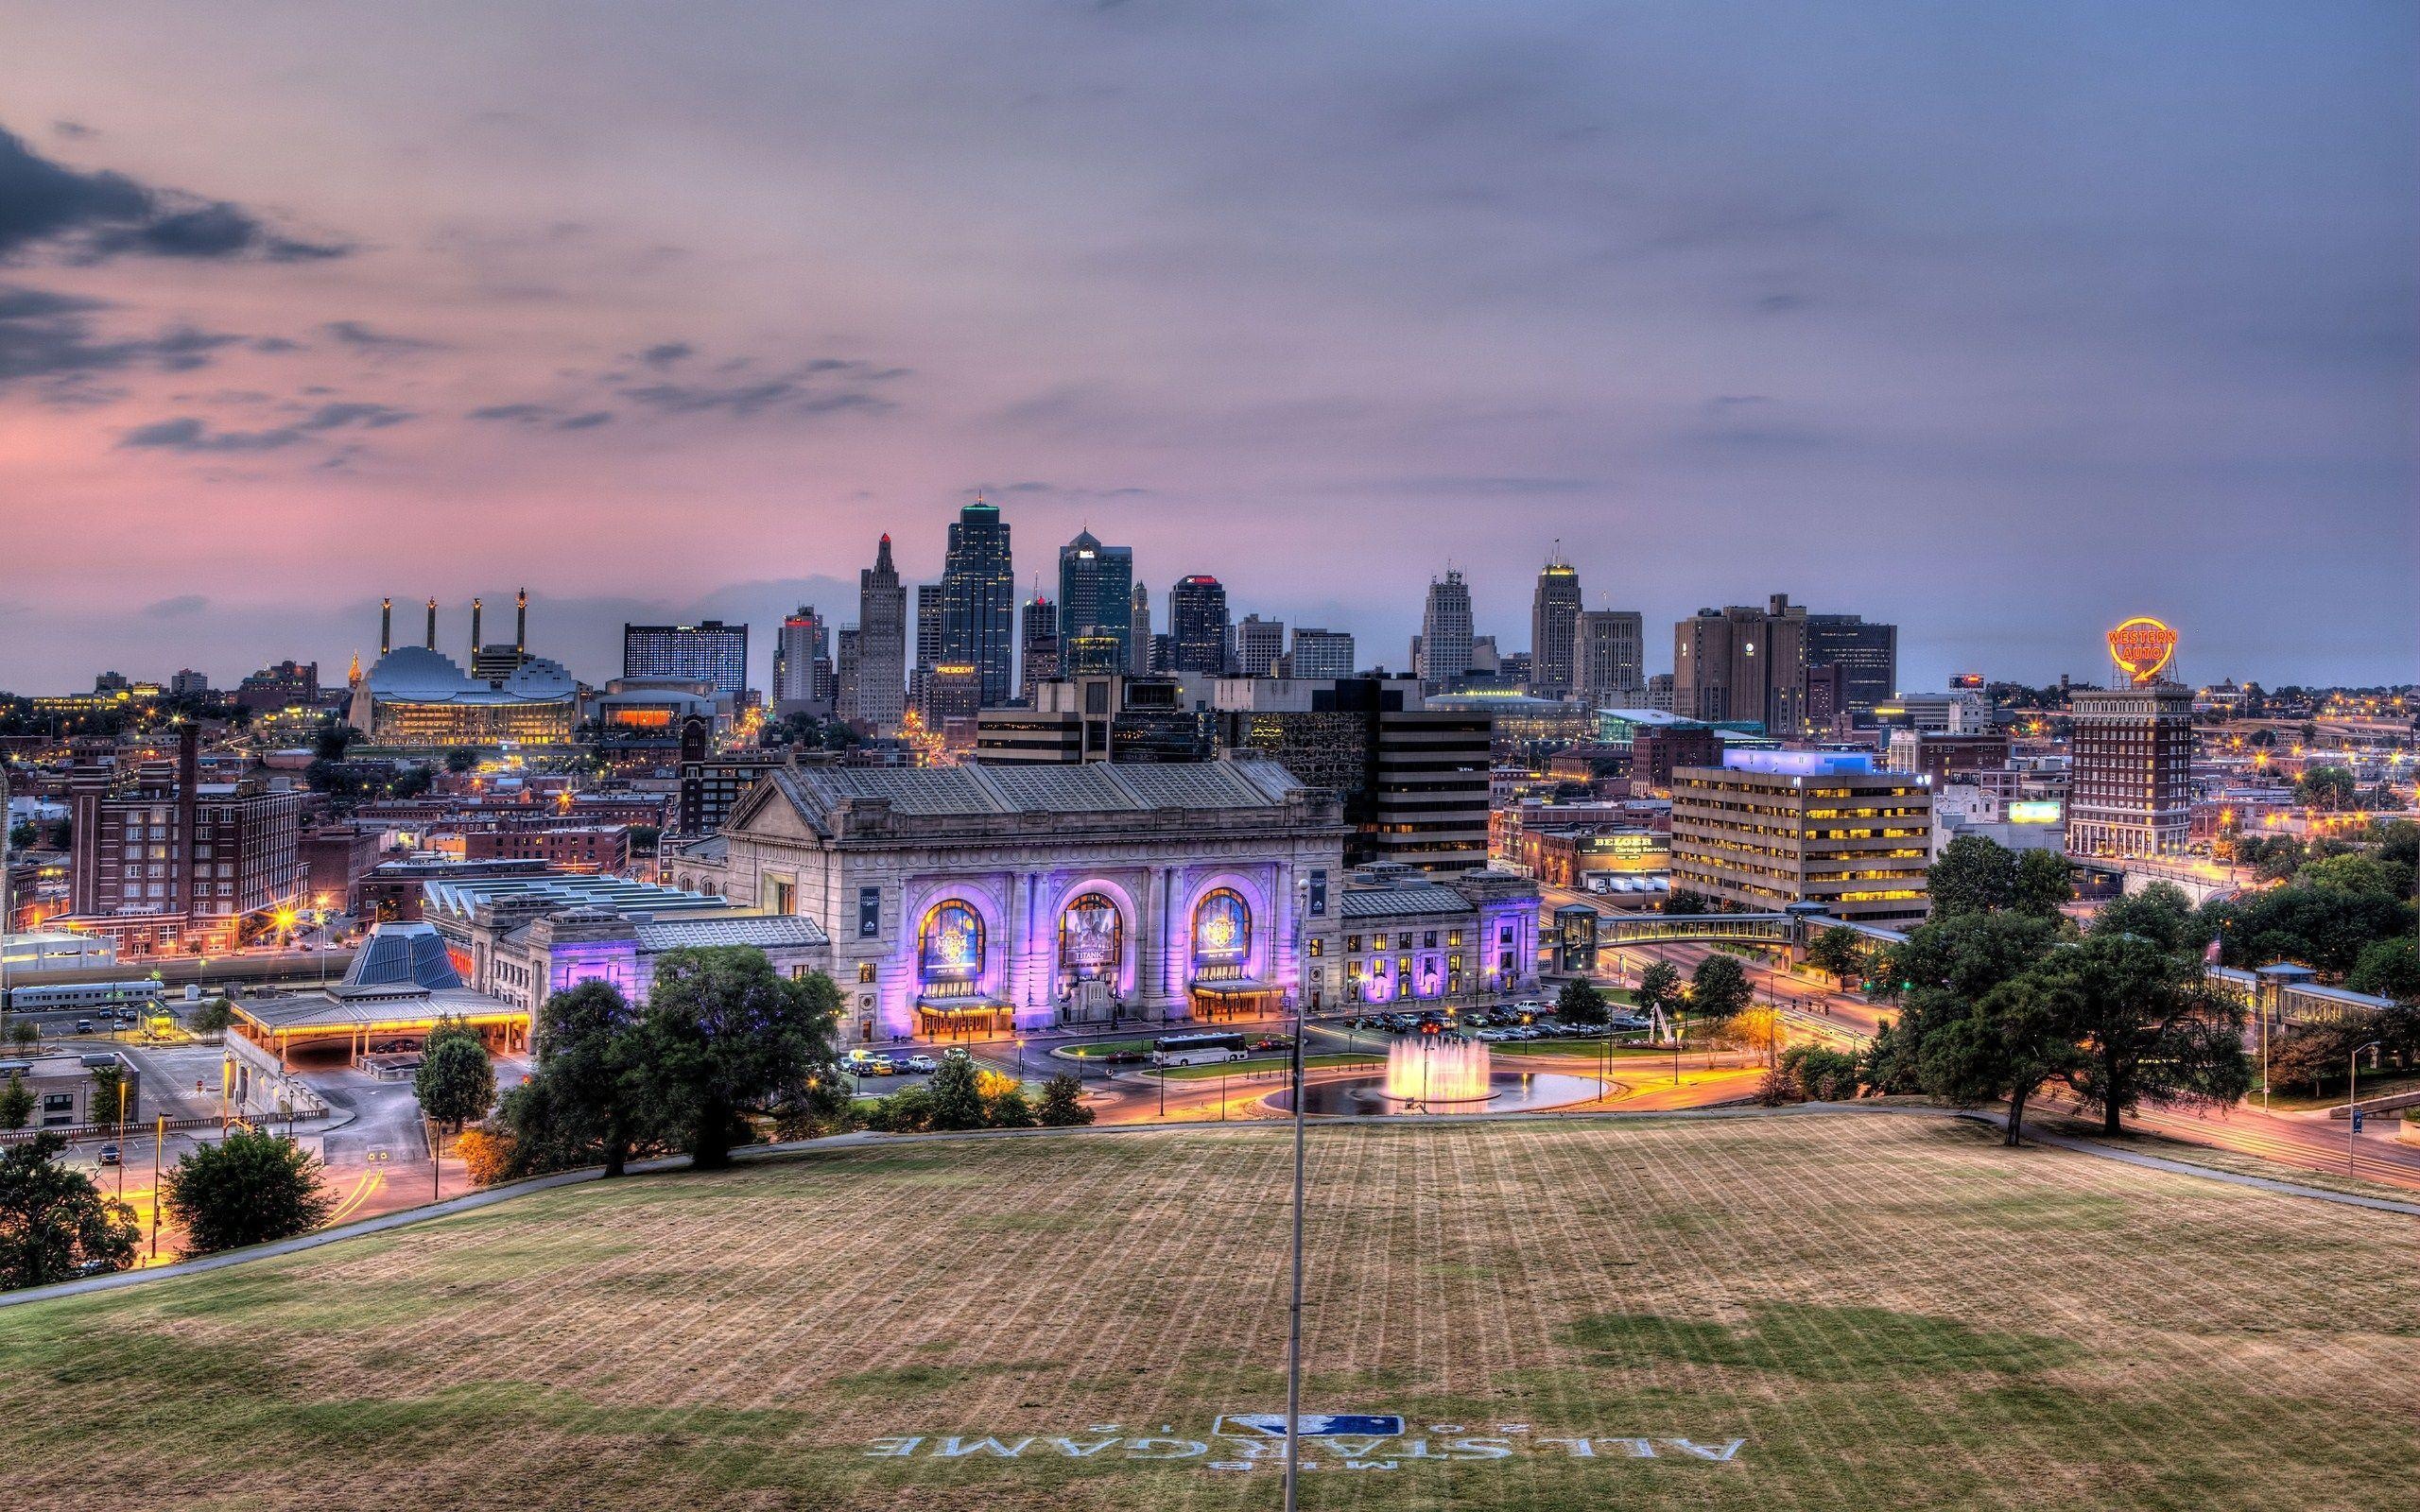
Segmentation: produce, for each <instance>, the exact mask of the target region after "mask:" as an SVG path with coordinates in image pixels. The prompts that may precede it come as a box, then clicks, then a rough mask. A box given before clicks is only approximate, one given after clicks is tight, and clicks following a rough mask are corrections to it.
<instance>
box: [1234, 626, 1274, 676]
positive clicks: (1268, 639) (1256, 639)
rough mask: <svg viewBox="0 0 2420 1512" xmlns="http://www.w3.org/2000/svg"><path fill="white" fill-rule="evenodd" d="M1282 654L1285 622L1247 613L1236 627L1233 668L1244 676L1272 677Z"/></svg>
mask: <svg viewBox="0 0 2420 1512" xmlns="http://www.w3.org/2000/svg"><path fill="white" fill-rule="evenodd" d="M1285 654H1286V622H1285V621H1284V620H1265V619H1262V618H1261V617H1260V616H1259V615H1257V614H1247V615H1245V616H1244V617H1243V623H1242V624H1240V625H1237V626H1236V672H1237V673H1238V674H1239V675H1241V676H1243V677H1247V678H1267V677H1273V676H1275V674H1276V671H1277V662H1278V659H1279V658H1280V657H1283V656H1284V655H1285Z"/></svg>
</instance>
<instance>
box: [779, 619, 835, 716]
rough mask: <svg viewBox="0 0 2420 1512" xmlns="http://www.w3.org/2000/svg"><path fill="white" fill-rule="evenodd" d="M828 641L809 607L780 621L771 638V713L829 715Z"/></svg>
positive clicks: (830, 691)
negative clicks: (776, 630) (779, 626)
mask: <svg viewBox="0 0 2420 1512" xmlns="http://www.w3.org/2000/svg"><path fill="white" fill-rule="evenodd" d="M831 643H832V638H831V632H830V630H829V629H828V628H827V627H825V625H824V623H823V616H821V614H818V613H816V612H815V606H814V605H812V604H801V605H800V606H799V607H798V612H797V613H795V614H792V615H790V616H789V617H787V619H785V620H783V621H782V627H781V629H780V630H779V631H778V632H776V634H775V635H774V638H773V713H776V714H787V713H831V712H832V702H831V699H832V690H831V687H830V686H829V684H830V680H831V669H832V660H831V659H832V644H831Z"/></svg>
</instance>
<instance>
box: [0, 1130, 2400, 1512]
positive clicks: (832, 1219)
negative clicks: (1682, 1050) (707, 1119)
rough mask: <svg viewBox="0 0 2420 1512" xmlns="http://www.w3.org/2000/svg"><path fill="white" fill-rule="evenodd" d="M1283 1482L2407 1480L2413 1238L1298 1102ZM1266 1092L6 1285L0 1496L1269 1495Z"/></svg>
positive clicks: (2099, 1169) (1849, 1501) (1274, 1232)
mask: <svg viewBox="0 0 2420 1512" xmlns="http://www.w3.org/2000/svg"><path fill="white" fill-rule="evenodd" d="M1312 1150H1313V1166H1314V1173H1313V1178H1314V1182H1315V1186H1316V1191H1317V1193H1318V1205H1317V1209H1316V1211H1315V1213H1314V1216H1313V1224H1312V1230H1311V1246H1312V1255H1313V1266H1314V1278H1313V1286H1312V1308H1311V1312H1310V1313H1309V1314H1308V1316H1309V1320H1310V1321H1309V1326H1308V1329H1309V1332H1308V1339H1309V1358H1310V1362H1311V1368H1312V1378H1311V1385H1310V1389H1309V1390H1308V1391H1307V1393H1306V1399H1305V1409H1306V1410H1307V1411H1316V1412H1332V1413H1354V1414H1372V1415H1386V1414H1399V1415H1402V1416H1403V1417H1404V1418H1405V1423H1404V1427H1403V1432H1402V1433H1401V1434H1400V1435H1385V1434H1383V1433H1382V1431H1383V1430H1384V1429H1385V1428H1386V1427H1387V1426H1389V1425H1387V1424H1384V1423H1374V1424H1348V1425H1345V1426H1349V1427H1355V1428H1357V1429H1359V1430H1361V1432H1359V1433H1358V1434H1357V1435H1344V1436H1340V1437H1336V1438H1331V1439H1329V1440H1327V1441H1324V1442H1322V1443H1321V1444H1319V1445H1317V1446H1315V1447H1314V1448H1312V1449H1311V1450H1310V1451H1309V1452H1306V1456H1305V1458H1306V1461H1307V1462H1309V1463H1313V1464H1316V1465H1318V1467H1319V1469H1318V1470H1317V1471H1316V1472H1314V1473H1309V1474H1307V1475H1306V1477H1305V1503H1306V1505H1309V1506H1313V1507H1345V1506H1353V1507H1362V1506H1369V1507H1377V1506H1387V1507H1444V1506H1448V1505H1450V1506H1454V1507H1498V1506H1501V1507H1568V1508H1575V1509H1576V1508H1582V1507H1595V1506H1600V1505H1605V1504H1609V1503H1627V1504H1641V1505H1660V1504H1670V1505H1686V1506H1703V1507H1732V1506H1737V1507H1752V1506H1753V1507H1841V1508H1869V1507H1877V1506H1881V1507H1891V1508H1893V1509H1904V1508H1917V1507H1951V1506H1976V1505H2014V1504H2017V1503H2023V1504H2025V1505H2027V1506H2029V1507H2033V1508H2068V1507H2077V1508H2081V1507H2118V1506H2127V1507H2133V1506H2174V1507H2180V1508H2185V1507H2193V1508H2202V1507H2227V1506H2246V1507H2250V1506H2261V1507H2265V1508H2275V1507H2283V1506H2291V1507H2296V1508H2322V1507H2352V1506H2356V1505H2361V1506H2372V1507H2375V1506H2386V1505H2407V1506H2408V1505H2420V1467H2415V1464H2414V1461H2413V1459H2412V1456H2411V1444H2412V1443H2413V1442H2414V1440H2415V1436H2416V1435H2420V1411H2415V1406H2414V1403H2415V1401H2420V1397H2415V1394H2414V1393H2413V1392H2411V1390H2410V1389H2409V1388H2408V1385H2399V1384H2397V1383H2398V1382H2400V1381H2405V1380H2408V1371H2409V1367H2410V1364H2411V1350H2412V1348H2413V1344H2414V1336H2415V1334H2416V1333H2420V1319H2416V1318H2415V1314H2414V1313H2413V1310H2412V1307H2411V1299H2412V1298H2413V1297H2415V1296H2420V1243H2415V1240H2420V1225H2416V1224H2415V1223H2414V1221H2413V1220H2411V1219H2407V1218H2400V1217H2394V1216H2388V1215H2379V1214H2374V1213H2365V1212H2359V1211H2347V1210H2343V1209H2338V1208H2333V1207H2328V1206H2325V1205H2322V1204H2319V1203H2314V1202H2308V1201H2300V1200H2295V1199H2291V1198H2287V1197H2281V1196H2274V1195H2270V1194H2262V1193H2258V1192H2253V1191H2247V1190H2244V1189H2240V1188H2235V1187H2228V1186H2223V1185H2221V1184H2218V1183H2215V1182H2208V1181H2201V1180H2196V1179H2193V1178H2190V1177H2171V1176H2168V1175H2164V1174H2161V1173H2157V1172H2146V1171H2140V1170H2135V1169H2132V1168H2129V1167H2126V1166H2122V1165H2119V1164H2117V1163H2115V1162H2111V1161H2106V1160H2093V1159H2091V1158H2089V1157H2085V1156H2081V1155H2071V1154H2065V1153H2061V1152H2057V1151H2047V1150H2027V1151H2022V1152H2014V1153H2012V1152H2007V1151H2003V1150H2001V1149H1999V1148H1997V1146H1996V1144H1995V1143H1993V1136H1991V1135H1990V1134H1988V1133H1986V1132H1984V1131H1980V1130H1977V1129H1973V1128H1969V1127H1966V1126H1963V1125H1947V1124H1943V1123H1938V1122H1931V1121H1921V1120H1915V1119H1900V1118H1883V1117H1850V1116H1836V1117H1816V1118H1800V1119H1789V1120H1741V1121H1725V1122H1698V1123H1682V1122H1671V1123H1665V1124H1649V1125H1621V1126H1613V1125H1602V1124H1597V1125H1590V1124H1580V1123H1548V1122H1540V1123H1508V1124H1496V1125H1457V1126H1444V1127H1434V1128H1405V1127H1377V1128H1364V1127H1355V1128H1328V1129H1321V1130H1317V1131H1315V1133H1314V1136H1313V1143H1312ZM1287 1182H1288V1144H1287V1141H1286V1139H1285V1137H1284V1136H1283V1134H1282V1133H1280V1132H1278V1131H1274V1130H1268V1129H1236V1130H1229V1131H1184V1132H1170V1133H1167V1134H1150V1135H1107V1134H1098V1135H1084V1136H1078V1137H1075V1138H1069V1139H1056V1140H1049V1141H1021V1142H988V1143H982V1142H978V1143H925V1144H910V1145H902V1146H894V1147H890V1148H876V1149H869V1150H864V1151H859V1152H852V1153H847V1154H836V1155H827V1156H821V1157H816V1158H811V1159H803V1160H791V1161H787V1162H783V1163H779V1164H771V1165H766V1166H761V1167H755V1168H751V1169H743V1170H741V1171H737V1172H733V1173H728V1174H724V1175H719V1176H712V1177H692V1176H671V1177H646V1178H640V1179H635V1180H630V1181H625V1182H618V1183H612V1184H599V1185H594V1186H587V1187H579V1188H572V1189H567V1190H563V1191H559V1192H552V1193H546V1194H540V1195H537V1196H534V1197H530V1198H527V1199H525V1200H520V1201H515V1202H511V1203H507V1204H504V1205H501V1206H499V1207H496V1208H493V1209H490V1210H486V1211H481V1212H478V1213H475V1214H472V1215H468V1216H465V1217H461V1218H457V1219H452V1220H447V1221H444V1222H442V1223H438V1224H431V1225H427V1226H424V1227H421V1228H416V1229H407V1230H403V1231H400V1232H396V1233H392V1234H388V1235H382V1236H378V1237H376V1238H372V1239H368V1240H363V1241H357V1242H350V1243H346V1244H343V1245H339V1246H331V1247H328V1248H325V1249H321V1250H319V1251H316V1252H313V1253H309V1254H305V1255H299V1256H294V1257H289V1258H286V1259H284V1260H280V1261H274V1262H268V1263H261V1264H258V1265H252V1266H242V1267H236V1268H234V1269H233V1270H229V1271H225V1272H220V1273H217V1274H214V1275H208V1276H203V1277H198V1278H193V1279H190V1280H180V1281H174V1282H169V1283H164V1284H161V1285H157V1286H151V1287H146V1288H139V1289H137V1290H135V1291H132V1292H130V1293H124V1294H119V1295H115V1296H101V1297H86V1298H77V1299H72V1300H69V1301H64V1302H59V1303H49V1304H43V1305H41V1306H39V1307H34V1308H27V1309H20V1310H16V1311H13V1312H10V1313H7V1314H0V1414H5V1418H4V1419H0V1420H5V1421H7V1422H8V1423H9V1425H11V1431H10V1433H9V1455H8V1460H9V1469H8V1470H7V1472H6V1475H7V1479H8V1482H9V1485H8V1497H7V1500H8V1501H9V1503H12V1504H17V1505H44V1506H51V1507H68V1506H100V1505H110V1506H115V1507H124V1506H129V1505H136V1506H154V1507H157V1506H213V1507H220V1506H224V1507H235V1506H243V1507H251V1506H297V1507H302V1506H309V1507H327V1506H372V1505H375V1506H382V1507H398V1506H413V1507H473V1506H480V1507H484V1506H521V1505H542V1504H543V1505H553V1506H593V1507H605V1506H683V1507H702V1506H721V1505H733V1506H747V1507H791V1506H797V1507H818V1506H898V1507H908V1506H916V1507H968V1508H972V1507H985V1508H992V1507H1046V1508H1051V1509H1053V1512H1061V1509H1067V1508H1080V1507H1081V1508H1090V1507H1100V1508H1109V1507H1117V1508H1126V1507H1146V1506H1171V1507H1183V1508H1196V1507H1199V1508H1213V1507H1219V1508H1223V1507H1246V1506H1251V1507H1259V1506H1274V1505H1276V1503H1277V1478H1276V1473H1275V1471H1274V1469H1273V1467H1272V1466H1271V1463H1270V1461H1269V1458H1268V1457H1267V1454H1266V1453H1265V1452H1263V1453H1258V1454H1255V1453H1254V1451H1255V1450H1261V1451H1266V1450H1267V1449H1268V1448H1269V1447H1270V1446H1269V1445H1267V1444H1263V1443H1255V1442H1253V1440H1252V1439H1251V1438H1250V1436H1249V1430H1248V1429H1247V1428H1244V1427H1243V1426H1242V1425H1239V1424H1237V1423H1235V1422H1233V1421H1231V1422H1229V1423H1227V1424H1225V1425H1224V1426H1225V1427H1226V1428H1228V1429H1230V1430H1234V1432H1231V1433H1228V1434H1221V1433H1219V1432H1218V1431H1217V1430H1218V1429H1219V1427H1220V1426H1221V1425H1220V1424H1219V1417H1220V1416H1221V1415H1222V1414H1249V1413H1266V1412H1275V1411H1279V1410H1281V1409H1282V1408H1283V1405H1284V1391H1283V1378H1282V1375H1281V1373H1280V1367H1281V1366H1282V1363H1283V1359H1284V1348H1285V1334H1286V1309H1285V1302H1286V1296H1285V1280H1286V1274H1285V1240H1286V1226H1285V1212H1286V1210H1285V1196H1286V1193H1287Z"/></svg>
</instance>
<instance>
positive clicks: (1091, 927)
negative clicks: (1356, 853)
mask: <svg viewBox="0 0 2420 1512" xmlns="http://www.w3.org/2000/svg"><path fill="white" fill-rule="evenodd" d="M1344 834H1345V827H1344V824H1343V821H1342V816H1341V814H1340V810H1339V808H1338V805H1337V802H1336V800H1335V799H1333V798H1331V797H1329V796H1328V795H1327V794H1325V793H1323V792H1318V791H1315V790H1311V789H1306V788H1305V787H1304V786H1303V785H1302V784H1301V783H1300V782H1298V781H1297V780H1296V779H1295V778H1293V777H1292V776H1291V775H1290V774H1288V773H1287V772H1286V771H1285V770H1284V769H1283V768H1282V767H1279V766H1277V765H1275V764H1273V763H1267V762H1211V763H1201V764H1192V765H1136V766H1127V765H1114V764H1113V765H1083V766H1063V767H987V766H982V765H965V766H959V767H945V768H935V769H926V770H887V771H886V770H875V769H863V768H846V767H829V768H795V769H787V770H784V771H780V772H776V773H774V774H771V776H770V777H769V779H768V780H767V781H766V782H761V783H759V784H758V785H757V786H756V787H755V788H754V789H752V791H751V792H750V793H749V795H748V796H747V797H746V798H744V799H741V801H740V803H739V805H738V806H737V807H736V808H735V809H734V811H733V813H732V815H731V817H730V818H729V819H728V820H727V821H726V822H725V824H724V826H723V836H722V837H723V841H724V853H723V856H722V858H721V860H720V862H719V866H718V867H714V868H712V869H715V870H717V871H718V872H719V875H714V876H709V875H706V874H705V872H706V870H707V869H708V868H709V864H703V863H700V862H696V861H688V860H684V861H683V863H682V865H681V871H680V876H679V880H680V881H682V882H683V883H684V884H686V885H691V886H696V887H700V888H703V889H707V890H718V891H720V892H721V893H722V894H723V895H724V896H725V897H727V898H728V899H729V900H730V901H731V902H732V903H734V904H735V905H737V906H742V907H750V906H752V907H756V908H760V909H763V910H764V911H766V912H768V913H773V914H803V915H805V916H807V917H809V918H812V919H817V920H819V921H821V923H822V924H823V926H824V928H825V930H826V932H827V933H828V934H829V935H830V936H831V939H832V956H833V971H834V975H835V978H836V979H837V980H838V983H839V987H840V991H841V994H842V997H843V1000H844V1002H845V1003H846V1004H847V1005H848V1009H847V1012H846V1013H845V1014H844V1017H843V1022H842V1024H841V1040H842V1042H843V1043H862V1042H866V1041H869V1040H871V1041H875V1042H880V1041H884V1040H892V1039H896V1038H898V1037H902V1036H910V1035H943V1036H948V1035H969V1036H973V1035H998V1034H1007V1033H1012V1032H1019V1031H1025V1030H1030V1029H1040V1028H1046V1027H1053V1026H1058V1025H1066V1024H1090V1023H1100V1024H1113V1023H1120V1022H1136V1023H1140V1024H1157V1023H1167V1022H1183V1021H1186V1020H1191V1019H1215V1018H1224V1017H1232V1016H1236V1015H1239V1014H1251V1013H1268V1012H1276V1011H1280V1010H1282V1009H1283V1008H1284V1007H1286V1006H1287V1005H1289V1004H1291V1003H1292V1002H1294V1001H1295V1000H1296V998H1297V997H1298V996H1299V997H1300V998H1301V999H1302V1000H1303V1001H1304V1002H1305V1005H1310V1006H1322V1005H1328V1004H1331V1003H1333V1002H1334V1001H1335V995H1336V993H1337V991H1338V990H1339V988H1340V983H1341V976H1340V973H1339V972H1338V971H1337V970H1336V968H1335V965H1334V963H1335V962H1336V961H1337V960H1338V958H1339V957H1338V952H1337V949H1336V944H1337V941H1338V939H1339V938H1340V934H1339V922H1340V912H1339V897H1340V893H1341V890H1342V884H1343V842H1344Z"/></svg>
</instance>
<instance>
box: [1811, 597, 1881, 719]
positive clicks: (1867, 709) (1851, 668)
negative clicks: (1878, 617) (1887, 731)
mask: <svg viewBox="0 0 2420 1512" xmlns="http://www.w3.org/2000/svg"><path fill="white" fill-rule="evenodd" d="M1806 664H1807V666H1808V667H1810V668H1812V667H1824V666H1837V667H1839V668H1840V669H1841V673H1840V687H1839V689H1838V691H1837V693H1836V694H1835V695H1834V696H1835V699H1836V701H1835V703H1834V705H1833V709H1832V713H1835V714H1839V713H1846V714H1847V715H1848V716H1849V719H1850V721H1851V722H1852V723H1854V724H1857V725H1858V726H1860V727H1863V726H1871V725H1872V724H1873V723H1874V706H1875V705H1876V704H1878V703H1882V702H1885V701H1887V700H1888V699H1889V698H1890V696H1892V695H1893V694H1894V693H1896V692H1898V691H1899V627H1897V626H1896V625H1878V624H1871V623H1868V622H1867V621H1866V620H1865V619H1864V618H1863V617H1862V616H1859V615H1856V614H1809V615H1807V616H1806ZM1827 722H1828V721H1827Z"/></svg>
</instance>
